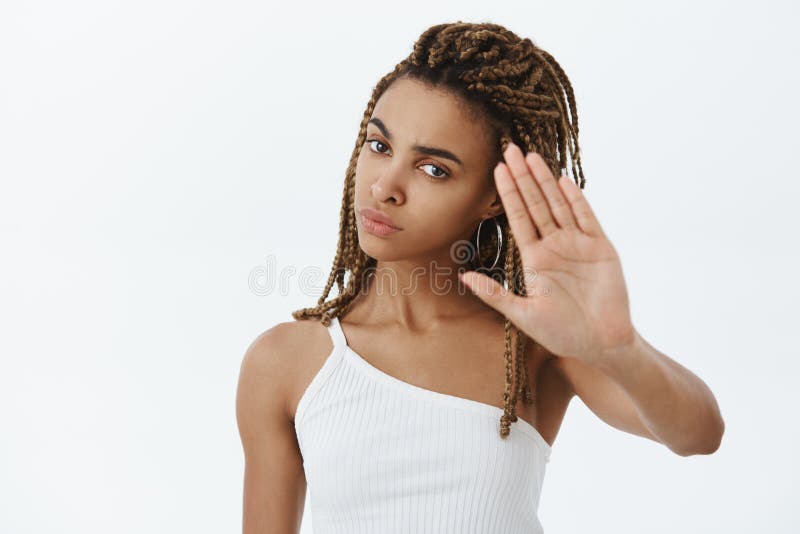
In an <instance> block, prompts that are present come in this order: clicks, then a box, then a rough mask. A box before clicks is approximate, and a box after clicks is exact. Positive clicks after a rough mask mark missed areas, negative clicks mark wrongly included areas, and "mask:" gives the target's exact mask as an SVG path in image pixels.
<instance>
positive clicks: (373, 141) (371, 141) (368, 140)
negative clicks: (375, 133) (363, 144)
mask: <svg viewBox="0 0 800 534" xmlns="http://www.w3.org/2000/svg"><path fill="white" fill-rule="evenodd" d="M372 143H378V144H379V145H382V146H386V145H385V144H384V143H382V142H381V141H380V140H379V139H367V144H368V145H371V144H372ZM370 150H372V148H370ZM372 151H373V152H377V153H378V154H384V152H381V151H380V150H372Z"/></svg>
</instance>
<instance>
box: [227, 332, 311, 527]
mask: <svg viewBox="0 0 800 534" xmlns="http://www.w3.org/2000/svg"><path fill="white" fill-rule="evenodd" d="M288 324H289V323H281V324H279V325H276V326H275V327H273V328H271V329H270V330H267V331H266V332H264V333H263V334H261V335H260V336H259V337H258V338H256V340H255V341H253V343H252V344H251V345H250V347H248V349H247V351H246V353H245V355H244V358H243V359H242V364H241V369H240V372H239V384H238V389H237V392H236V419H237V423H238V427H239V435H240V437H241V441H242V447H243V449H244V459H245V472H244V495H243V496H244V506H243V518H242V519H243V521H242V529H243V530H242V531H243V533H244V534H266V533H270V534H273V533H274V534H295V533H297V532H299V530H300V523H301V521H302V515H303V506H304V503H305V495H306V480H305V474H304V472H303V461H302V456H301V454H300V450H299V447H298V444H297V438H296V435H295V432H294V423H293V422H292V419H291V417H290V414H289V413H288V410H287V398H288V397H287V393H288V387H287V386H288V384H287V382H289V380H287V377H290V376H292V372H291V364H292V361H293V360H294V359H293V358H292V357H291V356H292V355H291V353H290V352H291V343H290V333H289V332H288V331H287V330H289V329H290V328H289V327H288Z"/></svg>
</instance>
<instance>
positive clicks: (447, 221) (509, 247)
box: [237, 22, 724, 534]
mask: <svg viewBox="0 0 800 534" xmlns="http://www.w3.org/2000/svg"><path fill="white" fill-rule="evenodd" d="M577 136H578V123H577V109H576V105H575V99H574V95H573V92H572V87H571V85H570V83H569V80H568V79H567V76H566V74H565V73H564V71H563V70H562V69H561V67H560V66H559V65H558V63H557V62H556V61H555V59H554V58H553V57H552V56H551V55H549V54H548V53H547V52H545V51H544V50H542V49H540V48H538V47H537V46H536V45H534V44H533V43H532V42H531V41H530V40H529V39H520V38H519V37H518V36H516V35H515V34H514V33H512V32H510V31H508V30H507V29H505V28H503V27H502V26H499V25H496V24H488V23H486V24H469V23H462V22H458V23H453V24H441V25H437V26H433V27H431V28H430V29H428V30H427V31H425V32H424V33H423V34H422V36H421V37H420V38H419V40H418V41H417V43H415V45H414V50H413V52H412V53H411V55H410V56H409V57H408V58H406V59H405V60H403V61H402V62H400V63H399V64H398V65H397V67H396V68H395V69H394V71H393V72H391V73H389V74H388V75H386V76H385V77H384V78H383V79H382V80H381V81H380V82H379V83H378V84H377V86H376V87H375V90H374V93H373V96H372V99H371V100H370V102H369V104H368V106H367V109H366V111H365V113H364V118H363V120H362V123H361V130H360V132H359V136H358V141H357V142H356V146H355V150H354V153H353V155H352V158H351V162H350V166H349V168H348V170H347V175H346V177H345V183H344V195H343V202H342V210H341V221H340V235H339V244H338V248H337V253H336V258H335V260H334V265H333V268H332V270H331V273H330V277H329V279H328V282H327V285H326V287H325V290H324V292H323V295H322V296H321V297H320V298H319V301H318V303H317V306H315V307H313V308H306V309H302V310H298V311H296V312H294V314H293V317H294V319H296V321H291V322H286V323H281V324H279V325H276V326H274V327H273V328H271V329H269V330H268V331H266V332H265V333H263V334H262V335H260V336H259V337H258V338H257V339H256V340H255V341H254V342H253V344H252V345H251V346H250V348H249V349H248V351H247V354H246V355H245V357H244V360H243V363H242V369H241V377H240V383H239V392H238V400H237V417H238V421H239V428H240V433H241V437H242V442H243V446H244V450H245V460H246V462H245V463H246V469H245V487H244V532H245V533H256V532H286V533H289V532H298V529H299V526H300V523H301V517H302V512H303V506H304V502H305V495H306V487H308V488H309V489H310V493H311V510H312V521H313V526H314V531H315V533H317V534H319V533H328V532H336V533H339V532H347V533H351V532H361V531H364V532H380V533H389V532H417V533H419V532H436V533H442V532H458V533H465V532H469V533H473V532H493V533H494V532H503V533H515V532H541V531H542V526H541V524H540V522H539V520H538V517H537V508H538V502H539V496H540V491H541V487H542V482H543V477H544V472H545V464H546V463H547V462H548V461H549V458H550V454H551V452H552V445H553V442H554V440H555V437H556V434H557V433H558V430H559V427H560V425H561V421H562V419H563V417H564V414H565V411H566V408H567V405H568V404H569V402H570V399H571V398H572V397H573V396H575V395H578V396H579V397H580V398H581V399H582V400H583V401H584V402H585V403H586V404H587V406H589V408H590V409H591V410H592V411H594V413H596V414H597V415H598V416H599V417H600V418H602V419H603V420H604V421H606V422H607V423H608V424H610V425H612V426H614V427H616V428H619V429H621V430H623V431H626V432H630V433H633V434H637V435H640V436H643V437H646V438H649V439H652V440H655V441H658V442H660V443H663V444H664V445H665V446H667V447H668V448H669V449H671V450H672V451H674V452H675V453H677V454H680V455H691V454H710V453H712V452H714V451H715V450H716V449H717V448H718V447H719V444H720V440H721V436H722V433H723V429H724V423H723V420H722V417H721V415H720V413H719V409H718V407H717V404H716V401H715V399H714V397H713V394H712V393H711V392H710V391H709V389H708V388H707V387H706V385H705V384H704V383H703V382H702V380H700V379H699V378H698V377H696V376H695V375H694V374H692V373H691V372H690V371H688V370H687V369H685V368H684V367H682V366H680V365H679V364H678V363H676V362H675V361H673V360H672V359H670V358H668V357H667V356H665V355H664V354H661V353H660V352H658V351H657V350H656V349H654V348H653V347H652V346H650V345H649V344H648V343H647V342H646V341H645V340H644V339H643V338H642V337H641V336H640V335H639V333H638V332H637V331H636V329H635V328H634V326H633V324H632V321H631V317H630V313H629V307H628V297H627V291H626V287H625V283H624V279H623V274H622V268H621V265H620V261H619V257H618V255H617V253H616V252H615V249H614V247H613V246H612V244H611V242H610V241H609V240H608V238H607V237H606V235H605V233H604V232H603V230H602V228H601V226H600V224H599V222H598V221H597V219H596V217H595V216H594V214H593V212H592V210H591V208H590V206H589V204H588V202H587V199H586V197H585V196H584V194H583V192H582V189H583V187H584V184H585V180H584V177H583V170H582V168H581V165H580V155H579V147H578V142H577ZM568 153H569V157H570V158H571V160H572V165H571V168H572V172H573V175H574V176H577V178H578V184H576V183H575V180H574V179H572V178H569V177H568V176H566V175H562V170H563V171H566V169H567V156H568ZM556 176H559V179H556V178H555V177H556ZM345 275H348V278H347V281H345ZM334 283H336V285H337V288H338V295H337V296H336V297H335V298H331V299H328V294H329V292H330V290H331V289H332V287H333V284H334ZM465 285H466V286H467V287H468V290H467V289H466V288H465ZM501 345H502V346H503V347H504V348H503V349H502V351H501ZM501 352H502V354H503V355H504V358H503V359H500V358H499V355H500V354H501ZM512 356H513V357H512ZM500 376H504V377H505V390H504V391H502V390H501V389H500V388H499V377H500ZM520 400H521V401H522V402H519V401H520ZM512 423H516V424H513V425H512Z"/></svg>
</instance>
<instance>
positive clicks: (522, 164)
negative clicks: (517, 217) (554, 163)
mask: <svg viewBox="0 0 800 534" xmlns="http://www.w3.org/2000/svg"><path fill="white" fill-rule="evenodd" d="M503 157H504V158H505V160H506V162H507V163H508V167H509V168H510V169H511V174H512V175H513V177H514V181H515V182H516V184H517V187H518V188H519V189H520V192H521V194H522V198H523V199H524V201H525V205H526V206H527V207H528V211H529V212H530V214H531V218H533V222H534V224H535V225H536V228H538V229H539V233H540V234H541V236H542V237H544V236H546V235H548V234H551V233H553V232H554V231H556V230H558V225H557V224H556V221H555V219H553V215H552V213H550V207H549V206H548V205H547V200H546V199H545V197H544V195H543V194H542V191H541V189H539V185H538V184H537V183H536V180H535V179H534V178H533V176H532V174H531V169H530V167H528V162H527V161H525V157H524V156H523V154H522V150H521V149H520V148H519V147H518V146H517V145H515V144H513V143H509V144H508V148H506V151H505V152H504V153H503Z"/></svg>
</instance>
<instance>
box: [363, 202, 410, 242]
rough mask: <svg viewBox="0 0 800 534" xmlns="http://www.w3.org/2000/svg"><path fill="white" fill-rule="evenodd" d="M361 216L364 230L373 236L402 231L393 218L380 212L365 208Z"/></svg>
mask: <svg viewBox="0 0 800 534" xmlns="http://www.w3.org/2000/svg"><path fill="white" fill-rule="evenodd" d="M359 215H360V216H361V223H362V224H363V226H364V228H365V229H366V230H367V231H368V232H369V233H371V234H375V235H378V236H385V235H389V234H393V233H395V232H399V231H400V230H402V228H400V227H399V226H397V225H396V224H395V223H394V221H393V220H392V218H391V217H389V216H388V215H384V214H383V213H381V212H379V211H375V210H372V209H369V208H363V209H361V210H359Z"/></svg>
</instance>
